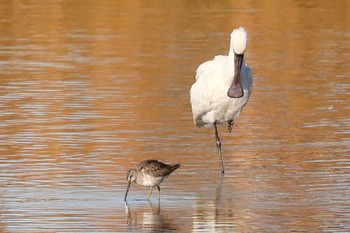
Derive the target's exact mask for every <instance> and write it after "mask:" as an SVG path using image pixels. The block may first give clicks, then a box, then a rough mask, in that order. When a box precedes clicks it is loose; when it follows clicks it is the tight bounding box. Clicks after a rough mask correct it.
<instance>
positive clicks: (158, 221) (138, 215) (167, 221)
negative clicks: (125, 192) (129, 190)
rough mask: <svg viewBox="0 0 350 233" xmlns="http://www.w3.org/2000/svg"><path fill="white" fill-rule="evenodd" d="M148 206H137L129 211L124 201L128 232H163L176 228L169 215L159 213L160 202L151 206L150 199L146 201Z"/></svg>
mask: <svg viewBox="0 0 350 233" xmlns="http://www.w3.org/2000/svg"><path fill="white" fill-rule="evenodd" d="M148 204H149V207H148V208H142V207H140V208H138V209H137V210H133V211H131V209H130V206H129V204H128V202H125V214H126V221H127V224H128V229H129V231H130V232H140V231H142V232H143V231H144V230H145V229H147V230H152V232H164V231H167V232H168V231H175V230H177V227H176V225H175V224H174V222H173V221H172V219H171V218H170V217H167V216H166V215H164V214H161V210H160V202H159V201H158V202H157V204H156V206H153V203H152V202H151V201H148Z"/></svg>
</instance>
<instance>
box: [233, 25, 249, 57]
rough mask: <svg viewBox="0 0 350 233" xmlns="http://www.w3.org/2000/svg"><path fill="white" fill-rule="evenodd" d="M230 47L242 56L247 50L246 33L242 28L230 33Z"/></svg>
mask: <svg viewBox="0 0 350 233" xmlns="http://www.w3.org/2000/svg"><path fill="white" fill-rule="evenodd" d="M231 47H232V48H233V51H234V52H235V53H237V54H244V52H245V50H246V49H247V32H246V31H245V30H244V28H243V27H239V28H238V29H234V30H233V31H232V33H231Z"/></svg>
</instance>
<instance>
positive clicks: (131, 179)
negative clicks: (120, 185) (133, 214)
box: [124, 169, 136, 202]
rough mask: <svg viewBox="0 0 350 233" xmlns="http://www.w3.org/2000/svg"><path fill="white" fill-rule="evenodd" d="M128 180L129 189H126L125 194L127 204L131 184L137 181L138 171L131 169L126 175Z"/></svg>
mask: <svg viewBox="0 0 350 233" xmlns="http://www.w3.org/2000/svg"><path fill="white" fill-rule="evenodd" d="M126 179H127V180H128V187H127V188H126V192H125V196H124V201H125V202H126V197H127V196H128V192H129V189H130V185H131V183H132V182H135V181H136V170H135V169H130V170H129V171H128V172H127V173H126Z"/></svg>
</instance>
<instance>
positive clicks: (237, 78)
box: [190, 27, 253, 174]
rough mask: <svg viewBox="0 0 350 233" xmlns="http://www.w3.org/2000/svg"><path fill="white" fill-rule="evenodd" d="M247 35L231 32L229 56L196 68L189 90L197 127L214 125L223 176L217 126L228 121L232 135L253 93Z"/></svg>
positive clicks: (235, 30)
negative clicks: (245, 55) (194, 79)
mask: <svg viewBox="0 0 350 233" xmlns="http://www.w3.org/2000/svg"><path fill="white" fill-rule="evenodd" d="M246 48H247V32H246V31H245V29H244V28H243V27H240V28H237V29H234V30H233V31H232V33H231V41H230V50H229V52H228V56H222V55H219V56H215V57H214V59H213V60H210V61H206V62H204V63H202V64H201V65H199V67H198V68H197V71H196V82H195V83H194V84H193V85H192V87H191V90H190V96H191V106H192V114H193V121H194V124H195V125H196V126H197V127H203V126H211V125H214V129H215V138H216V147H217V150H218V155H219V159H220V165H221V173H222V174H224V172H225V170H224V162H223V160H222V153H221V141H220V138H219V134H218V129H217V126H216V125H217V124H220V123H223V122H227V124H228V126H227V129H228V131H229V132H231V130H232V127H233V123H234V121H235V120H236V119H237V118H238V117H239V114H240V113H241V111H242V109H243V108H244V106H245V105H246V104H247V102H248V99H249V96H250V93H251V91H252V84H253V83H252V81H253V80H252V73H251V70H250V68H249V67H248V66H247V64H245V59H244V52H245V51H246Z"/></svg>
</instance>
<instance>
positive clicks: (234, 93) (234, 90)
mask: <svg viewBox="0 0 350 233" xmlns="http://www.w3.org/2000/svg"><path fill="white" fill-rule="evenodd" d="M234 62H235V73H234V75H233V81H232V84H231V86H230V88H229V89H228V92H227V95H228V97H231V98H240V97H242V96H243V94H244V93H243V88H242V84H241V77H240V76H241V68H242V62H243V54H236V53H235V58H234Z"/></svg>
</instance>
